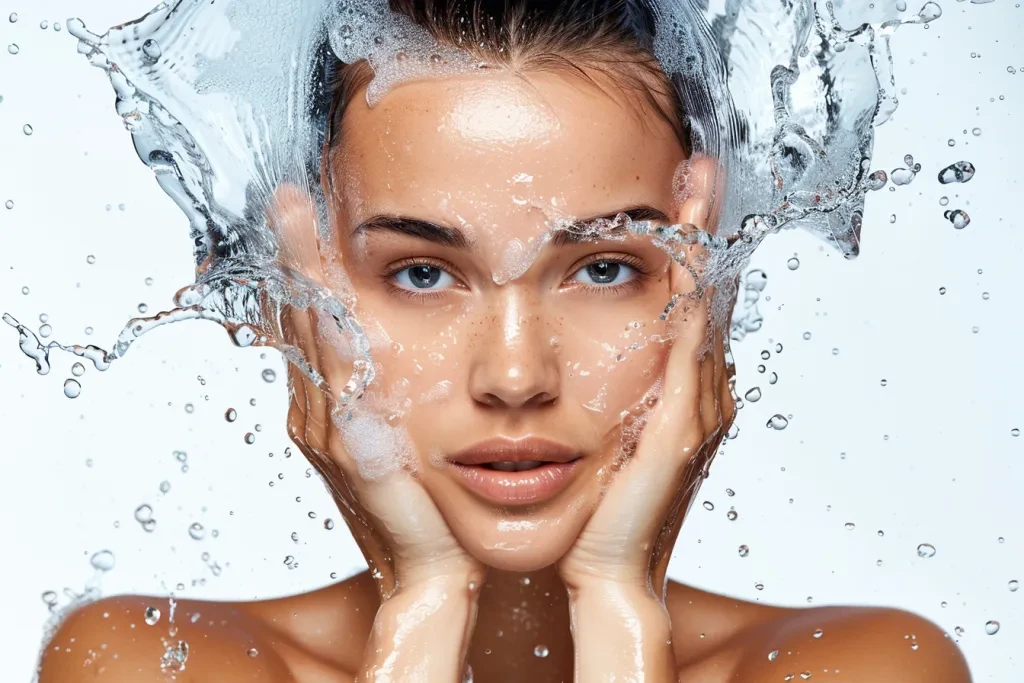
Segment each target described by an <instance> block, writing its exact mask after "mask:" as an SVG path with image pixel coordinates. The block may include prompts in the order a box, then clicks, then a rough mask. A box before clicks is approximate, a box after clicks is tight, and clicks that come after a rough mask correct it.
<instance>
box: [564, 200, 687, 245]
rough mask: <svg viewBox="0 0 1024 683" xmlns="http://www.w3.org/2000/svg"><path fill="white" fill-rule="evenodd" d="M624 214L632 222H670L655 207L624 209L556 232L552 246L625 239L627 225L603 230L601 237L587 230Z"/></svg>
mask: <svg viewBox="0 0 1024 683" xmlns="http://www.w3.org/2000/svg"><path fill="white" fill-rule="evenodd" d="M622 214H625V215H626V216H628V217H629V219H630V220H631V221H668V220H670V219H669V217H668V216H667V215H666V214H665V212H664V211H661V210H659V209H655V208H654V207H653V206H647V205H646V204H642V205H639V206H633V207H630V208H628V209H622V210H621V211H616V212H615V213H609V214H605V215H602V216H591V217H590V218H583V219H580V220H576V221H573V223H572V226H573V227H574V228H576V229H569V230H556V231H555V234H554V235H552V236H551V246H554V247H564V246H568V245H570V244H579V243H581V242H593V241H596V240H598V239H601V238H604V237H623V236H625V235H627V234H628V232H629V231H628V230H627V228H626V226H625V225H618V226H615V227H614V228H611V229H609V230H607V231H605V230H602V231H601V234H600V236H598V235H596V234H595V233H594V232H593V231H591V230H587V229H586V228H587V227H588V226H590V225H591V224H593V223H597V222H600V221H609V222H611V221H614V220H615V219H616V218H617V217H618V216H620V215H622Z"/></svg>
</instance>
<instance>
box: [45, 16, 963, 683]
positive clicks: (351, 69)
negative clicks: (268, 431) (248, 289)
mask: <svg viewBox="0 0 1024 683" xmlns="http://www.w3.org/2000/svg"><path fill="white" fill-rule="evenodd" d="M491 4H492V3H488V2H483V1H482V0H474V1H468V0H467V1H463V2H455V1H452V2H444V1H442V0H435V1H434V2H430V0H427V2H423V0H420V1H416V0H394V1H393V2H392V8H393V9H394V10H395V11H396V12H400V13H402V14H404V15H406V16H408V17H410V18H411V19H412V20H413V21H415V22H416V23H417V24H419V25H421V26H424V27H426V28H427V29H428V30H429V32H430V34H431V35H432V36H433V38H434V39H436V40H437V41H438V42H439V43H441V44H442V45H444V46H448V47H449V48H457V49H460V50H464V51H467V52H469V53H470V55H471V56H472V57H473V58H474V60H477V61H478V62H483V63H485V64H486V65H487V68H483V69H477V70H474V71H466V72H462V71H458V70H456V71H454V72H452V73H450V74H448V75H446V76H443V77H437V76H434V77H422V78H417V79H413V80H408V81H400V82H397V83H394V84H392V87H390V88H389V89H388V90H387V91H386V93H385V94H384V95H383V97H382V98H381V99H380V100H379V102H377V103H376V104H375V106H373V107H371V106H369V105H368V104H367V101H366V98H365V91H366V88H367V85H368V83H369V81H370V79H371V78H372V77H373V74H372V72H371V71H370V70H369V69H368V67H367V65H366V63H365V62H360V63H354V64H350V65H344V66H340V68H339V70H338V76H337V78H336V79H335V82H334V103H333V111H332V114H331V117H330V125H329V128H328V136H327V140H326V142H325V153H324V155H323V162H322V170H321V180H322V185H323V190H324V194H325V195H326V197H327V207H328V216H327V229H324V230H321V229H320V227H321V226H319V225H318V220H317V211H316V210H315V208H314V207H313V203H312V202H311V201H310V200H309V199H308V197H307V195H306V194H305V193H304V192H302V191H300V190H299V189H297V188H295V187H282V188H280V189H279V190H278V191H277V193H276V195H275V200H274V203H273V207H272V210H271V212H270V213H271V215H270V218H271V222H272V224H273V225H274V226H275V228H276V229H277V231H278V238H279V244H280V258H281V262H282V266H283V267H285V268H286V269H288V270H290V271H292V272H294V273H295V274H296V276H297V279H298V280H308V281H311V282H312V283H315V284H316V285H317V286H318V287H321V288H324V289H327V290H330V291H332V292H336V293H339V296H341V297H342V298H345V299H346V302H347V303H349V304H350V305H351V306H352V308H353V309H354V310H355V312H356V317H357V318H358V320H359V322H360V324H361V326H362V327H363V329H364V330H366V332H367V335H368V336H369V338H370V340H371V342H372V346H373V357H374V361H375V371H376V375H375V377H374V380H373V382H372V383H371V385H370V386H369V387H368V389H367V391H366V392H365V393H364V394H363V395H362V396H360V397H359V398H358V400H357V401H354V402H340V401H338V400H337V399H338V397H339V396H340V395H341V394H342V391H343V390H342V388H343V387H346V384H347V383H348V382H349V378H350V377H351V376H352V374H353V372H354V370H355V361H354V360H353V356H354V354H353V353H352V351H351V349H349V348H348V347H347V340H346V339H343V338H339V335H338V333H337V326H336V325H334V324H333V321H332V320H331V319H330V317H329V316H321V315H319V314H318V313H316V311H315V310H314V309H300V308H298V307H295V308H286V309H285V310H284V311H283V312H282V313H281V315H280V324H281V329H282V330H283V335H284V340H283V343H282V347H283V348H286V349H292V350H294V349H297V350H299V351H301V353H302V356H303V358H304V360H305V362H307V363H308V365H309V366H310V367H309V368H307V370H309V372H299V371H298V370H297V369H294V368H293V370H292V371H291V377H290V379H291V389H292V403H291V408H290V412H289V420H288V422H289V429H290V430H291V436H292V438H293V439H294V440H295V441H296V443H297V444H299V446H300V447H301V448H302V450H303V452H304V453H305V454H306V456H307V457H308V458H309V459H310V461H311V462H312V463H313V464H314V465H315V466H316V467H317V469H318V470H319V471H320V472H321V474H322V475H323V477H324V479H325V480H326V481H327V483H328V486H329V488H330V489H331V491H332V493H333V494H334V495H335V498H336V500H337V501H338V503H339V507H340V508H341V510H342V512H343V514H344V516H345V518H346V520H347V521H348V523H349V526H350V528H351V529H352V531H353V533H354V535H355V537H356V540H357V541H358V543H359V545H360V548H361V549H362V551H363V553H364V555H365V556H366V559H367V562H368V563H369V565H370V567H371V572H367V573H363V574H360V575H358V576H355V577H352V578H350V579H348V580H346V581H343V582H341V583H339V584H336V585H333V586H330V587H328V588H325V589H322V590H318V591H315V592H312V593H308V594H304V595H298V596H293V597H289V598H284V599H280V600H270V601H261V602H250V603H236V604H214V603H201V602H190V601H183V602H180V603H178V604H177V605H176V608H175V609H174V613H173V614H172V615H170V623H168V622H167V621H165V622H158V623H157V625H155V626H149V625H147V623H148V621H151V620H147V619H146V618H145V616H146V615H145V611H146V608H147V606H148V605H149V604H150V603H151V602H152V601H151V600H149V599H146V598H140V597H116V598H109V599H106V600H103V601H100V602H98V603H94V604H92V605H89V606H87V607H85V608H83V609H81V610H79V611H77V612H75V613H73V614H72V615H70V616H69V617H68V618H67V619H66V620H65V621H64V623H63V624H62V625H61V627H60V629H59V630H58V631H57V633H56V634H55V635H54V637H53V639H52V641H51V643H50V644H49V645H48V646H47V648H46V649H45V650H44V654H43V659H42V663H41V673H40V681H41V683H56V682H59V683H70V682H74V681H106V682H120V681H131V682H132V683H141V682H144V681H149V680H153V681H159V680H166V679H167V678H173V679H174V680H179V681H217V682H224V683H228V682H231V681H236V680H237V681H267V682H271V681H273V682H278V681H296V682H301V683H318V682H320V681H340V680H352V679H353V678H358V679H359V680H374V681H458V680H463V677H464V676H466V675H467V673H470V672H471V676H472V678H473V680H475V681H478V682H486V681H520V680H522V681H526V680H529V681H567V680H570V679H571V680H576V681H582V682H585V683H590V682H592V681H594V682H596V681H622V680H626V681H657V682H660V681H674V680H680V681H701V682H708V681H710V682H714V681H723V682H724V681H744V682H751V683H759V682H761V681H765V682H767V681H786V680H794V679H795V680H805V679H809V678H811V677H812V676H813V678H815V679H817V678H825V679H826V680H832V678H837V679H840V680H845V681H851V682H855V681H865V682H868V681H870V682H871V683H876V682H877V681H901V682H905V683H912V682H914V681H920V682H922V683H923V682H925V681H927V682H928V683H961V682H964V681H969V680H970V676H969V673H968V670H967V667H966V665H965V663H964V661H963V658H962V657H961V655H960V653H959V652H958V650H957V648H956V646H955V645H954V644H953V643H952V642H951V640H949V638H948V637H947V636H946V635H945V634H943V633H942V631H941V630H939V629H938V628H937V627H936V626H934V625H933V624H930V623H928V622H927V621H925V620H923V619H921V618H918V617H916V616H913V615H910V614H906V613H903V612H898V611H893V610H885V609H876V608H816V609H805V610H796V609H782V608H774V607H768V606H764V605H758V604H752V603H746V602H742V601H738V600H734V599H731V598H726V597H721V596H715V595H711V594H708V593H705V592H702V591H699V590H696V589H693V588H689V587H686V586H683V585H680V584H678V583H675V582H671V581H666V578H665V572H666V567H667V565H668V561H669V559H670V556H671V551H672V546H673V544H674V541H675V538H676V536H677V534H678V532H679V529H680V526H681V524H682V521H683V517H684V513H685V511H686V510H687V508H688V507H689V503H690V502H691V501H692V497H693V495H694V493H695V492H696V490H697V486H698V484H699V482H700V480H701V478H702V476H703V473H704V471H705V470H706V468H707V466H708V465H709V464H710V460H711V457H712V456H713V454H714V453H715V452H716V450H717V448H718V446H719V444H720V442H721V440H722V438H723V437H724V434H725V432H726V431H727V430H728V428H729V426H730V425H731V423H732V420H733V417H734V413H735V408H734V403H733V400H732V393H731V384H730V381H731V370H730V367H729V365H728V363H727V362H726V353H725V348H724V340H723V335H722V333H721V329H716V327H720V326H716V325H714V324H709V321H712V322H713V321H715V320H716V319H717V318H716V316H712V315H710V313H709V310H708V309H709V306H708V301H709V298H710V296H711V293H710V292H709V291H707V290H706V289H705V288H704V287H703V286H701V284H700V282H701V274H702V267H703V260H702V257H703V256H704V255H703V254H702V252H701V249H700V248H699V247H697V246H696V242H695V243H694V244H691V245H689V246H688V247H686V248H685V249H684V250H683V252H682V253H681V254H676V256H679V257H681V258H680V259H679V260H676V259H674V258H672V257H670V255H669V254H667V253H666V251H664V250H663V249H662V248H661V247H660V246H659V245H658V244H656V243H654V242H652V241H651V240H650V239H648V238H647V237H645V236H642V235H640V234H636V232H639V231H631V230H629V226H631V225H632V222H633V221H645V222H648V223H651V224H654V225H662V226H669V225H683V226H686V229H687V230H713V229H714V226H713V225H712V224H711V221H712V216H713V210H712V208H713V207H712V198H713V186H714V182H713V178H714V177H715V175H716V168H715V164H714V161H713V160H711V159H708V158H706V157H700V156H695V155H692V154H691V153H690V145H689V137H688V132H687V128H686V125H685V123H684V122H685V118H684V112H683V111H682V106H681V104H680V100H679V97H678V95H677V93H676V89H675V88H674V87H673V86H672V84H671V83H670V82H669V80H668V79H667V78H666V77H665V75H664V74H663V72H662V71H661V70H660V68H659V66H658V63H657V60H656V59H655V57H654V55H653V54H652V52H651V48H650V40H649V37H650V36H649V33H648V30H649V25H650V22H649V21H648V20H649V16H648V15H647V14H646V13H645V11H644V10H643V8H642V7H640V6H639V5H638V3H634V2H615V1H606V2H583V1H582V0H578V1H573V2H550V3H549V2H534V1H531V0H511V1H510V2H507V3H495V4H496V5H497V6H498V7H497V10H493V9H492V8H491V7H490V5H491ZM623 214H624V215H623ZM679 261H682V264H681V263H680V262H679ZM670 300H671V301H673V302H674V303H675V304H676V305H675V306H674V307H670V310H666V305H665V304H666V302H668V301H670ZM314 370H315V372H314ZM321 380H322V381H321Z"/></svg>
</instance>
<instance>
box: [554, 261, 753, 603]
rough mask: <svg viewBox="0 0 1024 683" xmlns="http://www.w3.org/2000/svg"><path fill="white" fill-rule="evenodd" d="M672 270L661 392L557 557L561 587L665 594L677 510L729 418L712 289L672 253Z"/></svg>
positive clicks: (682, 509) (681, 511) (686, 501)
mask: <svg viewBox="0 0 1024 683" xmlns="http://www.w3.org/2000/svg"><path fill="white" fill-rule="evenodd" d="M695 248H696V247H691V249H695ZM671 268H672V271H671V274H670V286H671V290H672V291H673V292H674V293H676V294H678V295H679V298H678V303H677V305H676V306H675V308H674V309H673V310H672V311H671V313H670V314H669V316H668V321H667V324H668V326H669V329H670V330H671V331H672V334H673V341H672V342H671V343H672V347H671V349H670V350H669V353H668V359H667V362H666V366H665V372H664V375H663V384H662V387H663V388H662V391H661V395H660V398H659V400H658V403H657V404H656V405H655V406H654V408H653V410H651V411H650V413H649V414H648V416H647V421H646V424H645V425H644V427H643V430H642V432H641V433H640V437H639V439H638V440H637V441H635V444H636V448H635V450H634V451H633V452H632V454H631V455H628V457H625V458H622V459H621V461H620V462H618V463H614V464H613V465H612V466H611V469H613V470H614V469H618V471H617V472H613V474H612V476H611V481H610V482H609V483H608V484H607V486H606V489H605V491H604V494H603V497H602V499H601V501H600V503H599V504H598V506H597V509H596V510H595V512H594V514H593V516H592V517H591V518H590V520H589V521H588V522H587V524H586V526H585V527H584V529H583V531H582V532H581V533H580V535H579V537H578V538H577V539H576V542H575V543H574V544H573V546H572V547H571V548H570V550H569V552H568V553H566V555H565V556H564V557H563V558H562V559H561V560H560V561H559V563H558V565H557V569H558V571H559V574H560V576H561V577H562V580H563V581H564V582H565V583H566V585H567V586H568V587H569V588H570V590H571V589H573V588H580V587H582V586H585V585H587V584H594V583H598V584H600V583H608V582H611V583H614V584H619V585H624V586H630V587H642V588H646V589H648V590H650V591H652V592H653V593H654V595H655V596H657V597H658V598H660V599H663V598H664V587H665V572H666V569H667V567H668V561H669V559H670V556H671V550H672V546H673V545H674V543H675V539H676V536H677V535H678V533H679V529H680V527H681V526H682V522H683V517H684V516H685V514H686V511H687V509H688V508H689V505H690V503H691V501H692V499H693V496H694V495H695V494H696V492H697V489H698V487H699V485H700V482H701V481H702V480H703V476H702V471H703V470H704V469H705V468H706V467H707V466H708V465H709V464H710V462H711V459H712V457H713V455H714V453H715V452H716V451H717V449H718V447H719V445H720V444H721V442H722V439H723V438H724V436H725V433H726V431H727V430H728V429H729V427H730V426H731V425H732V421H733V418H734V416H735V412H736V408H735V402H734V400H733V397H732V392H731V387H730V375H731V372H730V370H731V368H727V367H726V363H725V349H724V344H723V339H722V334H723V331H722V330H717V329H712V330H711V333H710V334H709V333H708V330H709V325H710V321H709V308H708V300H709V298H710V296H711V292H710V291H703V292H697V291H695V290H696V283H695V282H694V281H693V279H694V278H693V275H692V273H691V272H688V271H687V269H684V268H683V267H681V266H680V265H679V264H677V263H675V262H674V261H673V262H672V264H671Z"/></svg>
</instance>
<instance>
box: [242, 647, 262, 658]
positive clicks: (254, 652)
mask: <svg viewBox="0 0 1024 683" xmlns="http://www.w3.org/2000/svg"><path fill="white" fill-rule="evenodd" d="M245 654H247V655H249V657H258V656H259V654H260V651H259V650H257V649H256V648H254V647H250V648H249V649H248V650H247V651H246V653H245Z"/></svg>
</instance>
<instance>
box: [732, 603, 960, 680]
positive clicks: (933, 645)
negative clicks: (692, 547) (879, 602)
mask: <svg viewBox="0 0 1024 683" xmlns="http://www.w3.org/2000/svg"><path fill="white" fill-rule="evenodd" d="M750 635H751V639H750V641H749V642H750V643H751V644H750V646H748V647H747V648H746V649H745V651H744V652H743V653H742V655H741V656H740V657H739V658H738V662H737V664H738V666H737V672H736V675H735V678H734V680H737V681H749V682H750V683H761V682H762V681H763V682H767V681H774V680H777V679H778V678H779V676H782V677H785V676H787V675H789V674H790V673H792V674H795V675H796V676H799V675H800V674H802V673H805V672H810V673H812V674H816V673H819V672H832V673H841V674H842V675H843V678H844V680H846V681H850V682H851V683H855V682H857V681H864V682H865V683H875V682H876V681H900V683H970V681H971V674H970V670H969V668H968V667H967V662H966V660H965V659H964V657H963V654H962V653H961V652H960V649H959V648H958V647H957V646H956V643H954V642H953V640H952V639H951V638H950V637H949V634H948V633H945V632H944V631H943V630H942V629H941V628H939V627H938V626H937V625H935V624H933V623H932V622H930V621H928V620H927V619H924V618H923V617H920V616H917V615H915V614H911V613H910V612H905V611H903V610H896V609H887V608H880V607H822V608H817V609H807V610H795V611H794V612H793V613H792V614H791V615H790V616H788V617H786V618H783V619H780V620H779V621H778V622H777V623H775V624H769V625H762V626H760V627H755V629H754V632H753V633H751V634H750ZM773 653H775V654H773Z"/></svg>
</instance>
